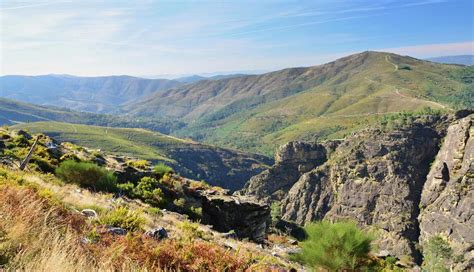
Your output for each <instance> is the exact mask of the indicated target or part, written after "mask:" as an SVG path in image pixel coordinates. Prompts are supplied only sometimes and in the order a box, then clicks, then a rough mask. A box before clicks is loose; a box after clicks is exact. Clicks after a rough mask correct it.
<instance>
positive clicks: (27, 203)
mask: <svg viewBox="0 0 474 272" xmlns="http://www.w3.org/2000/svg"><path fill="white" fill-rule="evenodd" d="M0 181H1V180H0ZM0 218H1V219H2V220H0V271H1V270H2V269H5V270H6V271H61V272H63V271H64V272H69V271H74V272H76V271H272V270H271V269H267V268H268V266H266V265H264V264H262V262H259V261H258V260H257V259H256V258H255V257H258V256H252V255H249V254H247V253H244V252H234V251H229V250H226V249H224V248H223V247H221V246H219V245H217V244H215V243H213V242H207V241H203V240H198V239H167V240H164V241H155V240H153V239H152V238H149V237H146V236H144V235H143V233H142V232H140V231H131V232H130V233H129V234H128V235H126V236H114V235H112V234H108V233H101V232H100V229H101V228H100V226H97V227H96V226H95V225H94V223H92V222H90V221H86V220H84V219H83V217H82V216H80V215H78V214H74V213H71V212H69V211H68V210H66V209H65V208H63V206H62V205H58V204H57V203H51V202H50V201H49V200H48V199H47V198H44V197H41V196H39V195H38V193H37V192H36V191H35V190H33V189H31V188H27V187H24V186H18V185H12V184H8V183H3V184H2V182H0ZM91 232H94V233H95V236H96V239H94V241H92V242H91V241H89V242H85V241H84V238H85V237H88V234H89V233H91ZM184 235H186V234H184Z"/></svg>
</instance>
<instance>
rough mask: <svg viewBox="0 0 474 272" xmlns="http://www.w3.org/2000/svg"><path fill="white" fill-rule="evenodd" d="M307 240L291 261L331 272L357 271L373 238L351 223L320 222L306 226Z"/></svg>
mask: <svg viewBox="0 0 474 272" xmlns="http://www.w3.org/2000/svg"><path fill="white" fill-rule="evenodd" d="M305 230H306V232H307V234H308V238H307V240H305V241H303V242H302V243H301V249H302V250H301V252H300V253H298V254H296V255H294V257H293V258H294V259H295V260H297V261H300V262H302V263H305V264H307V265H310V266H312V267H314V268H317V267H324V268H326V269H328V270H330V271H339V270H345V269H360V268H361V266H362V263H363V262H364V261H366V260H367V258H368V254H369V252H370V248H371V247H370V243H371V242H372V238H371V237H370V236H369V235H368V234H366V233H364V232H363V231H361V230H359V229H358V228H357V226H356V224H354V223H350V222H338V223H330V222H327V221H322V222H318V223H311V224H309V225H307V226H306V227H305Z"/></svg>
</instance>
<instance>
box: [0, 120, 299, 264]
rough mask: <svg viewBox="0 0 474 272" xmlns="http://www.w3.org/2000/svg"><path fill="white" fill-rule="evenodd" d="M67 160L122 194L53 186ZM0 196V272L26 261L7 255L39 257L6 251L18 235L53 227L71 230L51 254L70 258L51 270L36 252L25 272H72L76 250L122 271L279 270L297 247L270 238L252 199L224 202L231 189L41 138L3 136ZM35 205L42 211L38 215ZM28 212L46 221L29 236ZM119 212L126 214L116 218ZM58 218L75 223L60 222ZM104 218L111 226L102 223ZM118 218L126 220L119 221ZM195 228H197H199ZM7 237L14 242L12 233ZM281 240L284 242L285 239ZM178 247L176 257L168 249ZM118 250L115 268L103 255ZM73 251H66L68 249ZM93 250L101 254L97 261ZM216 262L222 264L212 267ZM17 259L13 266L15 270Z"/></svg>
mask: <svg viewBox="0 0 474 272" xmlns="http://www.w3.org/2000/svg"><path fill="white" fill-rule="evenodd" d="M34 142H36V144H33V143H34ZM33 145H35V146H36V148H35V149H34V151H33V153H32V156H31V160H30V161H29V163H28V164H27V167H26V168H25V170H23V171H22V170H21V169H19V165H20V162H21V161H22V160H23V159H24V158H25V157H26V156H27V155H26V154H27V153H28V151H29V150H30V148H31V147H32V146H33ZM71 160H73V161H77V162H81V163H94V164H95V165H98V166H100V167H103V168H104V169H107V170H108V171H110V173H113V175H114V176H115V177H116V178H117V179H116V182H117V186H118V187H119V188H121V189H120V190H119V191H115V190H109V189H107V190H105V189H101V190H98V189H97V190H96V189H94V187H92V188H90V187H84V186H81V185H80V184H72V183H65V182H64V181H62V180H60V179H59V178H57V176H58V174H57V171H55V170H57V169H58V168H59V167H60V166H61V165H62V163H64V162H66V161H71ZM167 171H170V170H167ZM53 173H54V175H53ZM150 182H151V183H150ZM133 184H138V187H140V188H142V189H143V190H149V191H150V193H147V196H146V195H145V194H143V195H139V194H138V193H136V192H135V193H133V194H131V193H130V192H129V191H127V190H126V187H127V186H133ZM120 185H127V186H124V187H120ZM150 186H154V187H153V188H154V189H153V188H152V189H150ZM138 187H137V188H138ZM147 188H148V189H147ZM0 191H1V192H2V194H1V197H0V203H1V205H0V216H1V217H2V222H0V230H1V232H0V238H1V239H0V248H1V249H0V270H1V269H3V268H4V267H6V268H9V267H10V268H12V267H13V268H15V267H16V268H25V266H24V265H25V264H23V263H22V262H26V261H27V260H29V259H27V258H24V259H19V260H15V259H14V258H13V257H11V256H12V255H11V254H13V253H15V252H17V251H19V252H27V253H28V252H30V251H31V250H36V251H37V252H40V251H41V250H40V249H35V244H34V243H33V242H29V243H27V244H26V245H24V246H22V245H18V246H12V243H14V242H16V241H17V240H15V239H23V240H22V241H25V240H24V239H26V238H25V237H30V236H31V235H32V234H33V233H36V232H38V231H41V235H43V232H44V235H53V234H54V233H55V230H56V229H57V228H60V227H66V226H64V225H60V224H76V225H75V226H74V227H73V228H75V231H74V233H73V234H71V235H73V238H70V239H72V240H67V241H64V240H62V239H64V237H55V238H54V239H52V242H53V244H52V246H53V247H54V246H55V245H56V246H60V247H61V248H60V249H58V250H59V251H58V252H56V254H62V255H63V256H67V257H63V258H66V260H64V261H59V259H60V258H59V257H58V256H52V257H51V258H52V260H53V261H54V263H53V264H50V263H48V260H45V259H43V258H45V257H44V256H42V255H41V254H40V255H39V256H38V253H28V254H31V256H33V257H31V258H40V260H37V259H32V260H36V261H34V262H33V261H32V263H27V265H28V268H25V270H30V271H31V270H36V269H39V270H42V269H46V268H45V267H47V265H52V267H55V268H56V269H60V270H61V269H65V270H71V269H72V268H71V266H70V265H71V263H70V262H74V260H75V258H78V256H80V252H82V250H83V249H86V251H87V252H88V253H87V254H88V255H87V256H88V257H87V258H97V260H99V259H100V258H102V257H104V258H106V261H107V262H117V263H118V264H120V263H121V262H124V263H123V264H121V266H122V267H121V269H123V270H124V271H130V270H134V269H133V268H131V266H128V265H130V264H133V263H136V264H137V265H139V266H140V267H148V268H149V269H151V270H156V269H157V268H158V267H160V268H170V269H171V270H172V271H174V270H179V271H205V270H207V269H210V270H213V271H219V270H221V269H224V267H227V268H226V269H230V271H243V270H246V269H250V270H252V271H253V270H255V271H281V270H286V269H290V268H294V267H299V265H298V264H296V263H293V262H290V261H289V260H288V252H289V251H291V250H294V249H295V248H296V245H290V244H289V243H287V244H278V243H274V242H271V241H269V240H267V237H268V234H269V231H270V221H271V219H270V207H269V206H268V205H265V204H260V203H258V202H256V201H254V200H253V199H251V198H249V197H239V196H231V195H230V193H229V191H228V190H225V189H222V188H220V187H212V186H210V185H208V184H206V183H205V182H202V181H195V180H190V179H187V178H183V177H181V176H179V175H177V174H174V173H173V172H166V173H165V174H163V173H161V174H158V173H157V172H156V171H151V170H149V169H148V168H146V167H143V160H138V159H135V158H132V157H127V156H117V155H110V154H105V153H102V152H100V151H97V150H93V149H88V148H84V147H81V146H77V145H74V144H71V143H68V142H62V143H59V142H56V141H55V140H53V139H52V138H50V137H48V136H46V135H41V134H39V135H31V134H29V133H27V132H25V131H22V130H8V129H5V128H1V129H0ZM30 198H33V202H32V204H31V205H32V206H31V207H30V206H28V205H29V202H28V201H30ZM152 200H159V201H152ZM15 201H17V202H18V201H19V202H18V203H21V204H18V205H17V206H18V207H15V205H14V204H12V203H16V202H15ZM38 203H39V204H38ZM39 205H45V208H44V209H43V208H41V207H42V206H41V207H40V206H39ZM51 205H52V207H53V208H52V209H53V210H52V211H50V212H48V210H47V207H49V206H51ZM33 207H37V208H38V209H39V210H36V211H35V212H36V213H37V214H36V215H35V216H31V215H28V218H29V219H28V220H33V219H32V218H35V217H38V218H42V216H43V213H45V214H44V216H45V218H46V219H41V220H40V221H41V222H43V221H42V220H45V221H44V222H47V225H46V223H43V224H42V226H41V228H40V227H39V226H36V225H35V226H36V227H35V228H36V229H33V230H32V229H24V228H19V227H18V226H17V225H15V224H24V223H25V222H26V219H22V218H21V216H22V215H23V214H24V213H30V212H32V211H30V209H33ZM15 209H16V210H15ZM19 210H21V212H19ZM14 211H16V212H17V213H18V214H15V212H14ZM58 211H59V214H57V213H58ZM124 211H125V214H122V215H120V214H121V213H123V212H124ZM48 213H50V214H48ZM56 216H58V217H59V219H58V220H59V222H58V221H56V219H55V217H56ZM111 216H113V217H111ZM121 216H123V218H122V219H120V217H121ZM62 217H66V219H67V220H73V221H67V220H66V222H65V223H61V222H62V221H61V220H63V219H61V218H62ZM107 218H109V219H107ZM110 218H112V221H108V223H105V222H107V221H106V220H110ZM118 219H120V220H118ZM117 220H118V221H117ZM121 220H124V221H123V222H122V223H120V222H121ZM201 220H202V224H201V223H199V222H200V221H201ZM77 225H79V226H77ZM15 226H17V227H15ZM13 230H15V231H16V232H15V233H16V235H17V236H14V235H11V234H10V233H11V232H12V231H13ZM68 235H69V234H68ZM55 239H56V240H55ZM281 239H283V241H287V238H284V237H282V238H281ZM281 239H280V241H281ZM71 243H72V244H71ZM123 243H130V244H129V245H126V244H123ZM175 245H178V247H179V249H178V248H174V249H173V247H174V246H175ZM115 246H117V247H115ZM68 247H69V248H68ZM124 247H127V249H126V250H125V252H123V256H122V257H123V258H121V261H118V260H114V258H115V257H111V256H108V255H107V254H108V253H107V252H111V253H113V252H115V251H120V250H124V249H123V248H124ZM194 247H195V248H194ZM100 248H102V249H100ZM157 248H161V249H160V250H161V251H160V253H156V250H157ZM70 249H71V250H72V252H73V253H70V252H69V251H68V250H70ZM98 249H99V252H101V253H100V254H99V255H98V256H94V254H95V253H97V252H95V251H97V250H98ZM29 250H30V251H29ZM42 250H44V251H45V252H46V253H42V254H46V255H48V256H49V254H53V253H51V251H48V250H49V246H45V247H44V248H43V249H42ZM148 250H150V251H148ZM168 251H170V252H168ZM151 252H155V253H151ZM180 252H182V253H183V255H182V256H181V255H180V254H181V253H180ZM15 254H16V253H15ZM68 254H71V255H68ZM78 254H79V255H78ZM102 254H103V255H102ZM147 254H148V255H147ZM140 255H143V256H145V257H143V258H142V257H140ZM19 256H20V255H19ZM101 256H102V257H101ZM105 256H108V257H105ZM214 257H216V258H217V259H219V260H217V259H216V260H213V258H214ZM68 258H70V259H68ZM107 258H109V259H107ZM154 258H155V259H154ZM16 261H18V262H20V263H18V264H15V263H16ZM127 263H128V264H127ZM8 264H12V265H18V266H8ZM126 264H127V265H126ZM77 265H79V264H77ZM80 265H83V266H82V268H84V267H89V266H92V268H91V269H92V270H94V271H95V270H98V271H103V270H110V267H109V268H107V269H106V268H104V267H107V265H110V264H108V263H104V264H100V263H99V264H97V265H98V266H96V263H94V261H91V260H90V259H89V260H87V261H84V263H80ZM101 265H104V266H103V267H102V266H101ZM66 266H67V267H66ZM101 267H102V268H101ZM125 267H126V268H125ZM72 270H74V269H72ZM72 270H71V271H72ZM79 270H81V269H79Z"/></svg>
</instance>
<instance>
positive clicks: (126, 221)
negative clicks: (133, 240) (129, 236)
mask: <svg viewBox="0 0 474 272" xmlns="http://www.w3.org/2000/svg"><path fill="white" fill-rule="evenodd" d="M100 223H101V224H104V225H109V226H113V227H119V228H123V229H126V230H129V231H136V230H141V229H142V225H143V224H144V223H145V219H143V217H142V216H141V215H140V213H138V212H135V211H130V210H128V209H127V208H125V207H119V208H117V209H115V210H113V211H111V212H109V213H107V214H106V215H105V216H103V217H102V218H101V219H100Z"/></svg>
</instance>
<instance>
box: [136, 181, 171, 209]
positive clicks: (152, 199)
mask: <svg viewBox="0 0 474 272" xmlns="http://www.w3.org/2000/svg"><path fill="white" fill-rule="evenodd" d="M159 184H160V183H159V181H158V180H156V179H154V178H150V177H143V178H142V179H141V180H140V182H138V184H137V186H136V187H135V188H134V189H133V195H134V196H135V197H138V198H141V199H142V200H143V201H145V202H146V203H148V204H152V205H156V206H159V205H161V204H163V203H164V194H163V191H162V190H161V189H160V188H158V186H159Z"/></svg>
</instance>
